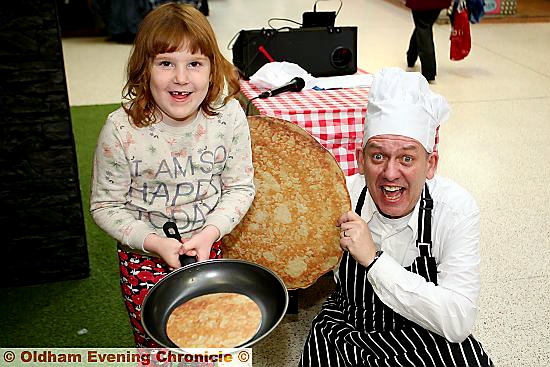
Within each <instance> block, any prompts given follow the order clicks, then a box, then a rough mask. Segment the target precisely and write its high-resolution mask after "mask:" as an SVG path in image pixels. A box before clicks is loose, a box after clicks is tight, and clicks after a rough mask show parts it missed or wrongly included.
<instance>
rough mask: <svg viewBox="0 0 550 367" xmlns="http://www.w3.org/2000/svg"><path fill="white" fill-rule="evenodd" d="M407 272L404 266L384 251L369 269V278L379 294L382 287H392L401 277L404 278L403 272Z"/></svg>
mask: <svg viewBox="0 0 550 367" xmlns="http://www.w3.org/2000/svg"><path fill="white" fill-rule="evenodd" d="M403 272H407V270H406V269H405V268H403V266H401V265H400V264H399V263H398V262H397V261H395V260H394V259H393V258H392V257H391V256H390V255H388V254H387V253H386V252H384V253H383V254H382V255H380V257H379V258H378V260H376V262H375V263H374V264H372V266H371V267H370V269H369V272H368V273H367V279H368V280H369V282H370V284H371V285H372V288H373V289H374V290H375V291H376V293H377V294H380V292H381V290H382V289H391V288H392V285H393V284H396V283H397V282H398V281H399V279H403V276H402V273H403Z"/></svg>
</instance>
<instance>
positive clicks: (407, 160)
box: [403, 156, 413, 163]
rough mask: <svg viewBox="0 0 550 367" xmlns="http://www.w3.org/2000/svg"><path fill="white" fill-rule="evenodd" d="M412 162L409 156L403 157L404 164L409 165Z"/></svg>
mask: <svg viewBox="0 0 550 367" xmlns="http://www.w3.org/2000/svg"><path fill="white" fill-rule="evenodd" d="M412 161H413V159H412V157H410V156H405V157H403V162H405V163H411V162H412Z"/></svg>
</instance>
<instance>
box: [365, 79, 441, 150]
mask: <svg viewBox="0 0 550 367" xmlns="http://www.w3.org/2000/svg"><path fill="white" fill-rule="evenodd" d="M449 112H450V109H449V105H448V104H447V101H446V100H445V98H444V97H443V96H441V95H439V94H437V93H434V92H432V91H431V90H430V88H429V86H428V82H427V81H426V78H424V77H423V76H422V74H420V73H417V72H406V71H404V70H402V69H399V68H384V69H382V70H380V71H379V72H378V73H376V74H375V75H374V79H373V82H372V86H371V88H370V91H369V97H368V104H367V117H366V119H365V131H364V134H363V147H364V146H365V145H366V144H367V141H368V140H369V139H370V138H372V137H373V136H377V135H386V134H388V135H402V136H406V137H409V138H412V139H415V140H417V141H418V142H419V143H420V144H422V145H423V146H424V148H425V149H426V151H427V152H428V153H432V152H433V150H434V146H435V143H436V141H435V140H436V132H437V128H438V127H439V124H440V123H442V122H444V121H445V120H446V119H447V118H448V117H449Z"/></svg>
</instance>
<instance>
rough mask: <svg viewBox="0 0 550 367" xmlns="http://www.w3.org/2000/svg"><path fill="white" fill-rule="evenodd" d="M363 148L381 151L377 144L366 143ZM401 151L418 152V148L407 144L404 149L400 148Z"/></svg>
mask: <svg viewBox="0 0 550 367" xmlns="http://www.w3.org/2000/svg"><path fill="white" fill-rule="evenodd" d="M365 148H370V149H383V148H382V146H381V145H379V144H376V143H368V144H367V145H366V146H365ZM401 149H402V150H418V147H417V146H416V145H414V144H409V145H405V146H404V147H402V148H401Z"/></svg>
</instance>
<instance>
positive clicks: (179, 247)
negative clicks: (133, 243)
mask: <svg viewBox="0 0 550 367" xmlns="http://www.w3.org/2000/svg"><path fill="white" fill-rule="evenodd" d="M143 248H144V249H145V250H147V251H150V252H154V253H156V254H157V255H159V256H160V257H161V258H162V260H164V261H165V262H166V263H167V264H168V266H170V267H171V268H174V269H178V268H180V267H181V264H180V259H179V257H180V255H183V254H184V253H185V249H184V247H183V244H182V243H181V242H179V241H178V240H176V239H174V238H167V237H161V236H158V235H156V234H153V233H151V234H149V235H148V236H147V237H145V241H144V242H143Z"/></svg>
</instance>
